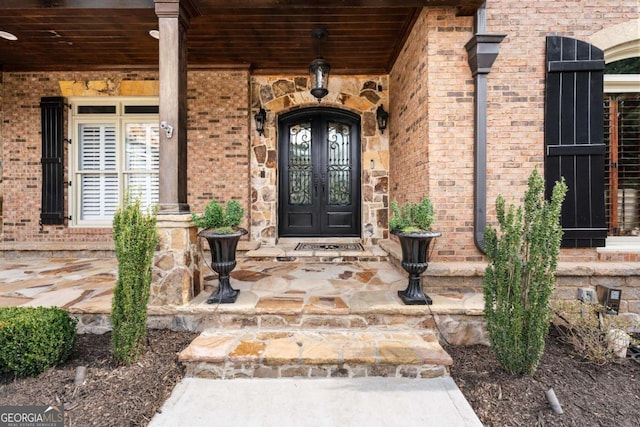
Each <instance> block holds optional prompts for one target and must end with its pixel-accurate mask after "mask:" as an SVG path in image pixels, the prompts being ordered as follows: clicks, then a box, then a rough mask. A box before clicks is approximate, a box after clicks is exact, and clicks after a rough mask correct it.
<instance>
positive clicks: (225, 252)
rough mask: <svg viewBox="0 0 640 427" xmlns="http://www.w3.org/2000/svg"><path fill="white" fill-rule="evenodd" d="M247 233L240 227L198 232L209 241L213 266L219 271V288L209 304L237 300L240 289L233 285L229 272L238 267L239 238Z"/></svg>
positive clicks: (214, 269) (208, 301) (208, 300)
mask: <svg viewBox="0 0 640 427" xmlns="http://www.w3.org/2000/svg"><path fill="white" fill-rule="evenodd" d="M247 233H248V232H247V230H245V229H244V228H239V229H237V230H236V231H234V232H233V233H214V232H213V231H212V230H203V231H201V232H200V233H198V235H199V236H200V237H204V238H205V239H207V242H209V248H210V249H211V268H212V269H213V271H215V272H216V273H218V289H217V290H216V291H215V292H214V293H212V294H211V296H209V298H207V304H214V303H220V304H231V303H234V302H236V299H237V298H238V294H239V293H240V290H238V289H233V288H232V287H231V284H230V283H229V273H231V272H232V271H233V269H234V268H236V248H237V247H238V240H240V237H242V236H244V235H245V234H247Z"/></svg>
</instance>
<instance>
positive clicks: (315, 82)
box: [309, 28, 331, 102]
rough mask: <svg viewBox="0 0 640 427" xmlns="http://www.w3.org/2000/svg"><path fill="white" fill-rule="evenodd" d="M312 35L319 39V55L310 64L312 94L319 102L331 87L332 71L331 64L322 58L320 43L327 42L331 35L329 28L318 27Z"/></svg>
mask: <svg viewBox="0 0 640 427" xmlns="http://www.w3.org/2000/svg"><path fill="white" fill-rule="evenodd" d="M311 37H313V39H314V40H316V41H317V45H318V47H317V51H318V56H317V58H316V59H314V60H313V61H312V62H311V65H309V77H310V80H311V95H313V96H314V97H315V98H316V99H317V100H318V102H320V100H321V99H322V98H324V97H325V96H326V95H327V94H328V93H329V89H327V87H328V86H329V73H330V72H331V65H329V63H328V62H327V61H325V60H324V58H322V56H321V55H320V46H319V45H320V44H321V43H322V42H325V41H326V40H327V38H328V37H329V33H327V30H325V29H323V28H316V29H315V30H313V31H312V32H311Z"/></svg>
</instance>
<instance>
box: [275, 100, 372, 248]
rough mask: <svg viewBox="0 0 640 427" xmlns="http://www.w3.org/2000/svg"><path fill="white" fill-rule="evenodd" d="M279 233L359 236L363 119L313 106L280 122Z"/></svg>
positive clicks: (281, 234) (294, 235)
mask: <svg viewBox="0 0 640 427" xmlns="http://www.w3.org/2000/svg"><path fill="white" fill-rule="evenodd" d="M278 149H279V185H280V190H279V200H278V202H279V203H278V206H279V234H280V236H282V237H304V236H309V237H311V236H317V237H346V236H351V237H355V236H357V237H359V236H360V118H359V117H358V116H357V115H355V114H351V113H349V112H346V111H340V110H332V109H325V108H312V109H305V110H299V111H294V112H292V113H288V114H286V115H283V116H282V117H281V118H280V121H279V138H278Z"/></svg>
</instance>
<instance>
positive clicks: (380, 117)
mask: <svg viewBox="0 0 640 427" xmlns="http://www.w3.org/2000/svg"><path fill="white" fill-rule="evenodd" d="M376 121H377V122H378V129H380V133H384V130H385V129H386V128H387V122H388V121H389V113H387V112H386V111H384V107H383V106H382V105H379V106H378V109H377V110H376Z"/></svg>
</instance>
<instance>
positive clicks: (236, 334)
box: [179, 328, 452, 379]
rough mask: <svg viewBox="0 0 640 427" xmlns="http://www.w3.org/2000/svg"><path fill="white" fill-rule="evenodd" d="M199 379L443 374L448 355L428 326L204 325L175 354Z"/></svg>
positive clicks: (448, 362)
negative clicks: (269, 327)
mask: <svg viewBox="0 0 640 427" xmlns="http://www.w3.org/2000/svg"><path fill="white" fill-rule="evenodd" d="M179 360H180V361H181V362H182V363H183V364H184V365H185V366H186V373H187V376H196V377H203V378H219V379H229V378H280V377H350V378H351V377H406V378H433V377H439V376H443V375H447V374H448V367H449V366H450V365H451V364H452V360H451V357H450V356H449V355H448V354H447V352H445V351H444V349H443V348H442V347H441V346H440V344H439V343H438V340H437V338H436V335H435V334H434V332H432V331H430V330H424V331H415V330H411V329H408V328H393V329H386V328H380V329H372V328H370V329H366V330H353V329H344V330H337V329H332V330H317V329H314V330H308V329H306V330H291V329H279V330H275V329H273V330H264V329H238V330H229V329H224V330H220V329H208V330H206V331H204V332H203V333H202V334H201V335H200V336H199V337H197V338H196V339H195V340H194V341H193V342H191V344H190V345H189V346H188V347H187V348H186V349H185V350H183V351H182V352H181V353H180V355H179Z"/></svg>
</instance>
